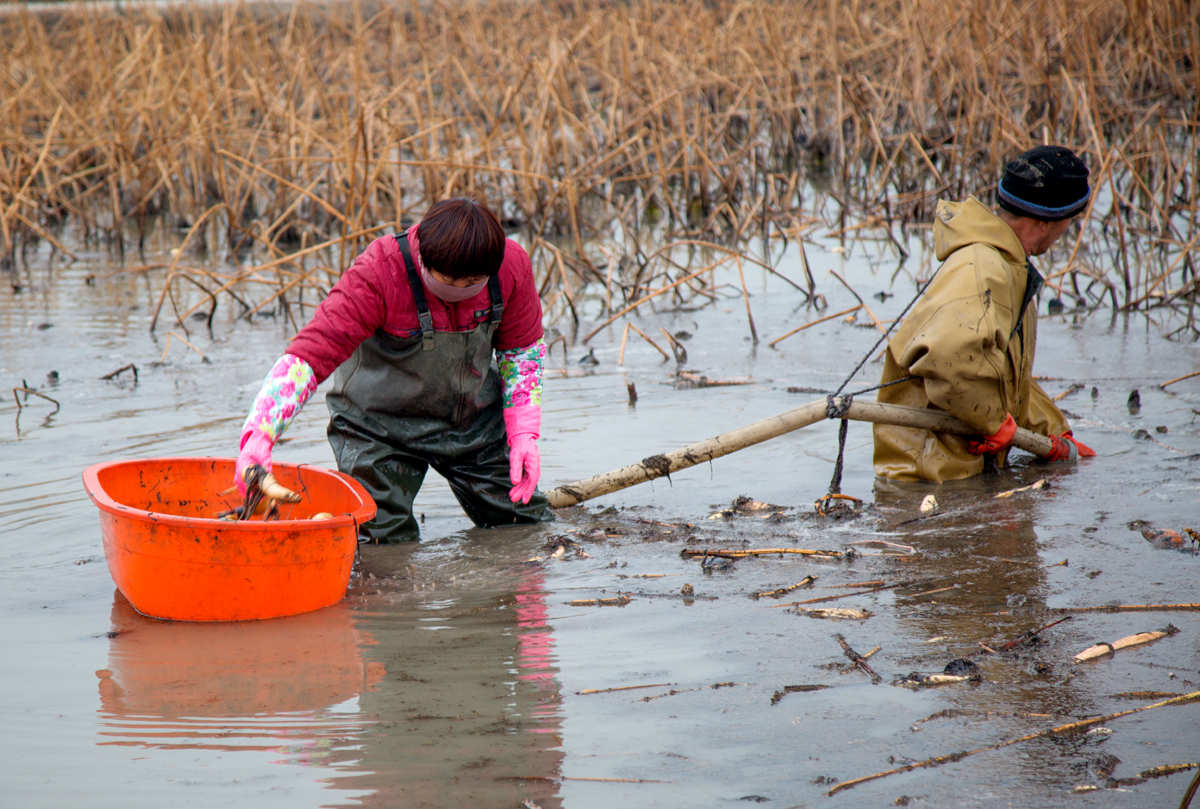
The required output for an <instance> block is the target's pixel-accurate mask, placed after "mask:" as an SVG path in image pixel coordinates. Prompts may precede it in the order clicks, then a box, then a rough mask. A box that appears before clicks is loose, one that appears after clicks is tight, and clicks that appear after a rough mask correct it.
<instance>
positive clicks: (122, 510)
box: [83, 458, 375, 621]
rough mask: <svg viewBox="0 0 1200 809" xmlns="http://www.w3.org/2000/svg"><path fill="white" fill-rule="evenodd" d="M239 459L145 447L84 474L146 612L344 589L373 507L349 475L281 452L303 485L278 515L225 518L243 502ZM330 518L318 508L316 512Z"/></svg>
mask: <svg viewBox="0 0 1200 809" xmlns="http://www.w3.org/2000/svg"><path fill="white" fill-rule="evenodd" d="M233 463H234V462H233V459H231V458H143V459H138V460H128V461H113V462H110V463H102V464H97V465H95V466H91V467H89V468H88V469H86V470H85V471H84V473H83V483H84V487H85V488H86V489H87V492H88V494H89V495H90V496H91V498H92V501H93V502H94V503H95V504H96V505H97V506H98V507H99V508H100V530H101V534H102V536H103V539H104V556H105V558H106V559H107V560H108V569H109V572H111V573H112V577H113V581H114V582H116V585H117V588H118V589H119V590H120V591H121V592H122V593H123V594H124V595H125V597H126V598H128V599H129V601H130V603H131V604H133V606H134V608H135V609H137V611H138V612H140V613H142V614H143V615H149V616H151V617H153V618H165V619H170V620H176V621H247V620H254V619H259V618H277V617H280V616H283V615H295V614H297V613H302V612H308V611H310V610H315V609H320V608H321V607H328V606H329V605H330V604H335V603H337V602H338V601H340V600H341V599H342V597H343V596H344V595H345V594H346V587H347V585H348V584H349V582H350V571H351V568H352V567H353V565H354V555H355V552H356V550H357V546H358V526H359V525H361V524H362V523H364V522H366V521H367V520H370V519H371V518H372V517H374V516H375V503H374V501H373V500H372V499H371V496H370V495H368V494H367V492H366V491H365V490H364V489H363V488H362V486H360V485H359V484H358V482H357V481H355V480H354V479H353V478H351V477H349V476H348V475H344V474H342V473H340V472H334V471H331V470H328V469H322V468H320V467H315V466H303V465H301V466H294V465H291V464H280V463H277V464H275V466H274V474H275V477H276V479H277V480H278V481H279V482H280V483H281V484H282V485H284V486H286V487H287V488H289V489H292V490H293V491H295V492H298V493H299V494H300V495H301V500H300V502H299V503H295V504H282V503H281V504H280V514H279V516H280V519H278V520H271V521H265V522H264V521H262V520H261V519H259V518H257V517H256V518H255V519H253V520H245V521H237V522H226V521H224V520H218V519H216V515H217V514H220V513H221V512H224V511H227V510H229V509H231V508H232V507H234V506H235V505H238V504H239V503H240V497H239V496H238V495H237V493H236V491H235V492H234V493H233V494H232V495H225V494H222V493H223V492H225V491H227V490H228V489H229V487H230V486H231V484H232V481H233ZM322 513H325V514H332V515H333V517H332V518H331V519H313V518H314V517H316V516H317V515H318V514H322Z"/></svg>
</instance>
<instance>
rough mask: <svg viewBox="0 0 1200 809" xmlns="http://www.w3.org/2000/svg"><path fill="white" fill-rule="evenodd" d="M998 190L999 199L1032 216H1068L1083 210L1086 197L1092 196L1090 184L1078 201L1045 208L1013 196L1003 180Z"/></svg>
mask: <svg viewBox="0 0 1200 809" xmlns="http://www.w3.org/2000/svg"><path fill="white" fill-rule="evenodd" d="M998 190H999V194H1000V199H1002V200H1004V201H1005V202H1007V203H1008V204H1009V205H1011V206H1013V207H1014V208H1019V209H1020V210H1022V211H1025V212H1027V213H1030V214H1032V215H1033V216H1056V217H1066V216H1069V215H1071V214H1073V213H1076V212H1078V211H1081V210H1083V208H1084V206H1085V205H1087V201H1088V199H1089V198H1090V197H1091V196H1092V189H1091V186H1088V190H1087V193H1085V194H1084V195H1083V196H1082V197H1081V198H1080V199H1079V201H1078V202H1072V203H1071V204H1070V205H1064V206H1063V207H1061V208H1047V207H1046V206H1044V205H1035V204H1034V203H1032V202H1026V201H1025V200H1023V199H1021V198H1020V197H1018V196H1015V195H1014V194H1013V193H1012V192H1011V191H1009V190H1008V189H1007V188H1005V187H1004V180H1001V181H1000V185H999V186H998Z"/></svg>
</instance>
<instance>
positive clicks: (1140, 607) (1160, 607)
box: [1050, 604, 1200, 612]
mask: <svg viewBox="0 0 1200 809" xmlns="http://www.w3.org/2000/svg"><path fill="white" fill-rule="evenodd" d="M1192 610H1200V604H1120V605H1117V604H1113V605H1111V606H1108V607H1055V608H1054V609H1052V610H1050V611H1051V612H1190V611H1192Z"/></svg>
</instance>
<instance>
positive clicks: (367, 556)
mask: <svg viewBox="0 0 1200 809" xmlns="http://www.w3.org/2000/svg"><path fill="white" fill-rule="evenodd" d="M538 532H539V529H532V530H530V529H526V528H512V529H493V530H491V531H479V530H470V531H465V532H463V535H462V536H461V537H460V539H461V542H455V541H451V542H448V543H441V544H436V543H431V544H430V545H425V544H424V543H422V545H414V546H390V547H389V546H378V547H377V546H367V547H364V548H363V562H362V569H363V571H364V588H363V589H364V590H366V592H364V593H362V594H361V595H359V596H358V597H356V598H355V599H354V604H355V606H356V608H359V609H363V610H370V611H371V613H370V618H369V619H368V620H367V621H366V622H365V624H364V625H365V626H369V627H370V631H371V632H372V634H373V635H374V636H375V637H376V638H377V639H378V644H377V645H376V646H373V647H372V648H371V649H370V651H369V654H370V655H371V656H372V657H376V656H378V658H379V659H380V661H381V662H382V663H384V664H385V665H386V666H387V669H388V675H387V677H386V678H384V680H383V681H382V682H381V683H380V687H379V688H378V689H377V690H374V691H372V692H370V693H367V694H364V695H363V698H362V708H363V710H364V711H367V712H369V713H371V714H372V715H377V716H381V717H388V719H389V721H387V722H381V723H380V724H379V725H377V726H375V727H374V728H372V730H371V732H370V733H369V734H368V736H367V737H366V739H365V740H364V741H365V743H364V745H363V747H362V749H361V758H360V760H359V761H358V762H357V763H356V764H355V765H354V766H353V767H352V768H351V771H352V772H354V773H355V775H353V776H350V775H345V776H342V777H339V778H338V780H337V781H336V782H335V783H336V785H337V786H339V787H343V788H346V789H356V790H370V791H371V794H370V795H368V796H366V797H362V798H359V799H358V800H359V801H360V802H361V803H362V804H363V805H364V806H387V807H394V806H445V807H459V806H520V805H522V802H523V801H526V800H528V801H532V802H533V803H536V804H537V805H539V806H542V807H543V808H544V809H550V807H556V806H561V801H560V799H559V798H558V797H557V793H558V781H559V778H560V775H561V770H560V768H561V764H562V760H563V753H562V750H561V745H562V742H561V724H562V716H561V711H560V703H561V694H560V687H559V682H558V660H557V655H556V652H555V648H554V636H553V634H552V629H551V627H550V626H549V625H548V623H547V606H546V592H545V588H544V583H543V576H542V571H541V569H540V568H538V567H536V566H526V565H524V564H523V562H524V560H525V559H527V558H529V557H530V556H532V555H533V554H534V552H535V549H536V547H537V542H538V541H539V540H538V539H537V536H536V534H537V533H538ZM343 772H345V770H343Z"/></svg>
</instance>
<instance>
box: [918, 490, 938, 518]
mask: <svg viewBox="0 0 1200 809" xmlns="http://www.w3.org/2000/svg"><path fill="white" fill-rule="evenodd" d="M917 510H918V511H920V512H921V513H922V514H932V513H933V512H935V511H937V510H938V501H937V498H936V497H934V496H933V495H932V494H927V495H925V499H924V500H922V501H921V507H920V508H918V509H917Z"/></svg>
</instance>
